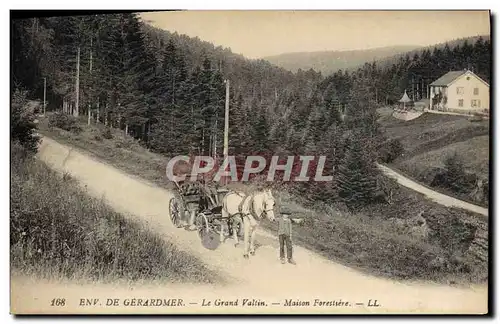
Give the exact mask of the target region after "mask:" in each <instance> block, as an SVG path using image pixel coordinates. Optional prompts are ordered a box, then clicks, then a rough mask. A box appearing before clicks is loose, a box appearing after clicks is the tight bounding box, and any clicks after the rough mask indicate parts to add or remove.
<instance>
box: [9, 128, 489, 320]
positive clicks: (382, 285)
mask: <svg viewBox="0 0 500 324" xmlns="http://www.w3.org/2000/svg"><path fill="white" fill-rule="evenodd" d="M39 157H40V159H42V160H43V161H45V162H46V163H48V164H49V165H51V166H52V167H53V168H54V169H56V170H60V171H63V172H69V173H71V174H72V175H73V176H74V177H75V178H76V179H78V180H79V181H80V182H81V184H82V185H84V186H86V187H87V190H88V192H89V193H90V194H91V195H93V196H96V197H102V196H104V197H105V199H106V200H107V201H108V203H109V204H110V205H111V206H113V207H114V208H115V209H117V210H118V211H120V212H123V213H125V214H126V215H128V217H130V218H132V219H135V220H137V221H140V222H142V223H143V224H145V225H146V226H149V228H150V229H151V230H152V231H156V232H158V233H161V234H162V235H163V236H164V237H165V238H168V239H169V240H171V241H173V242H174V243H176V244H177V245H178V246H179V247H180V248H182V249H184V250H187V251H189V252H190V253H192V254H193V255H196V256H198V257H199V258H200V259H201V260H202V261H203V262H205V263H206V264H207V265H209V266H210V267H212V268H213V269H215V270H217V271H219V272H220V273H222V274H223V275H225V276H226V277H227V278H228V279H229V280H230V283H229V284H228V285H224V286H217V287H208V286H206V287H205V286H192V285H182V286H179V285H165V286H164V287H163V286H162V287H158V286H154V287H149V286H142V285H139V286H137V285H136V286H128V287H124V286H116V285H112V286H106V285H102V284H89V285H83V286H82V285H75V284H67V285H65V284H61V283H50V282H32V281H30V280H29V279H27V278H19V277H14V278H13V279H12V283H11V285H12V286H11V287H12V289H11V297H12V310H13V311H15V312H17V313H19V312H23V313H24V312H28V313H29V312H36V311H58V312H61V311H62V312H75V311H76V312H80V313H85V312H91V313H95V312H103V313H116V312H133V313H155V312H156V313H158V312H160V313H165V312H182V313H186V312H189V313H193V312H204V313H230V312H237V313H242V312H256V311H258V312H260V313H410V312H423V313H461V314H464V313H484V312H486V311H487V287H486V286H480V287H471V288H469V289H464V288H461V289H459V288H453V287H448V286H437V285H432V284H422V283H412V284H410V283H400V282H395V281H391V280H387V279H381V278H376V277H372V276H368V275H365V274H362V273H359V272H357V271H354V270H352V269H350V268H347V267H344V266H342V265H339V264H336V263H333V262H331V261H329V260H327V259H325V258H323V257H321V256H319V255H317V254H316V253H314V252H312V251H309V250H307V249H304V248H301V247H295V249H294V253H295V258H296V260H297V262H298V265H296V266H292V265H288V264H286V265H282V264H281V263H280V262H278V258H277V245H276V240H275V239H274V237H273V235H271V234H270V233H267V232H264V231H259V233H258V236H257V241H258V242H259V243H261V244H262V246H261V247H260V248H259V249H258V250H257V253H256V255H255V256H253V257H251V258H250V259H249V260H246V259H244V258H243V257H242V250H241V248H235V247H234V246H233V244H232V241H231V240H228V241H227V242H226V243H225V244H223V245H221V246H220V247H219V248H218V249H217V250H215V251H209V250H206V249H205V248H203V246H202V245H201V243H200V240H199V238H198V236H197V234H196V233H194V232H187V231H185V230H183V229H176V228H174V227H173V226H172V225H171V223H170V220H169V215H168V201H169V198H170V197H171V194H170V193H169V192H168V191H166V190H164V189H161V188H159V187H157V186H155V185H153V184H150V183H148V182H146V181H143V180H141V179H137V178H135V177H133V176H130V175H127V174H124V173H123V172H121V171H119V170H117V169H115V168H113V167H111V166H109V165H106V164H104V163H102V162H99V161H96V160H94V159H92V158H90V157H89V156H87V155H85V154H82V153H80V152H78V151H76V150H70V149H69V148H68V147H67V146H64V145H61V144H59V143H57V142H55V141H53V140H51V139H49V138H44V139H43V144H42V146H41V149H40V153H39ZM117 244H119V243H117ZM116 296H120V297H121V298H122V299H124V298H133V297H136V298H183V299H184V300H185V302H186V303H188V306H186V307H184V308H175V307H173V308H168V309H166V308H162V307H149V308H144V307H126V306H123V305H122V306H116V307H106V306H105V305H104V304H105V301H106V298H114V297H116ZM54 297H65V298H66V299H67V300H68V301H67V304H68V305H70V306H66V307H65V308H61V307H60V308H59V309H57V310H55V309H54V307H50V306H49V303H50V300H51V299H52V298H54ZM80 298H98V299H99V300H100V303H102V305H100V304H98V305H97V306H94V307H84V306H78V303H79V299H80ZM238 298H239V299H240V301H239V304H238V305H237V306H231V307H217V306H213V302H214V301H215V299H223V300H233V301H234V300H236V299H238ZM244 298H248V299H260V300H263V301H264V302H265V303H267V306H260V307H257V306H243V305H242V304H241V303H242V300H243V299H244ZM203 299H206V301H208V300H211V301H212V306H202V303H203ZM285 299H292V300H293V301H297V300H300V301H302V302H310V304H309V306H295V307H293V306H292V307H290V306H286V305H285ZM315 299H318V300H322V301H333V300H335V301H338V302H339V303H337V305H338V306H331V304H330V306H313V305H314V302H315ZM370 300H371V302H370ZM374 300H377V304H378V305H380V306H379V307H371V306H369V305H373V304H374ZM340 301H342V302H348V303H349V304H348V305H345V304H343V305H340V304H342V303H340ZM272 303H275V305H272ZM357 303H359V304H357Z"/></svg>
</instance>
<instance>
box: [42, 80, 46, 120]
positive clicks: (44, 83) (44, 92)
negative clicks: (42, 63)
mask: <svg viewBox="0 0 500 324" xmlns="http://www.w3.org/2000/svg"><path fill="white" fill-rule="evenodd" d="M46 99H47V78H46V77H44V78H43V115H44V116H45V107H46V106H47V101H46Z"/></svg>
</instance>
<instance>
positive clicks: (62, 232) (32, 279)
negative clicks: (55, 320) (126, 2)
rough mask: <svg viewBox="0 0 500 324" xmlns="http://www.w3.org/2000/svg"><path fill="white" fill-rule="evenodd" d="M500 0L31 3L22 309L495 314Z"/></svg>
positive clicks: (23, 89)
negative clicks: (488, 1)
mask: <svg viewBox="0 0 500 324" xmlns="http://www.w3.org/2000/svg"><path fill="white" fill-rule="evenodd" d="M490 19H491V17H490V12H489V11H487V10H483V11H157V12H116V13H114V12H106V13H103V12H96V13H92V12H74V13H72V14H70V15H68V14H67V13H64V14H63V13H58V12H53V13H52V14H50V13H47V12H43V13H41V12H38V13H37V12H30V13H28V12H16V11H12V12H11V41H12V43H11V71H12V74H11V77H12V78H11V119H10V124H11V134H10V135H11V142H10V146H11V152H10V154H11V177H10V181H11V193H10V205H11V206H10V270H11V274H10V298H11V299H10V303H11V304H10V309H11V313H12V314H17V315H20V314H329V315H335V314H478V315H479V314H487V313H488V312H489V309H488V296H489V294H488V293H489V292H488V278H489V276H488V270H489V268H488V259H489V256H488V247H489V234H488V229H489V228H488V223H489V218H488V215H489V209H488V204H489V197H490V191H489V188H490V179H489V168H490V163H489V162H490V161H489V159H490V150H489V146H490V138H489V134H490V114H489V112H490V82H491V75H492V71H491V61H492V57H491V53H492V50H491V38H490V28H491V27H490Z"/></svg>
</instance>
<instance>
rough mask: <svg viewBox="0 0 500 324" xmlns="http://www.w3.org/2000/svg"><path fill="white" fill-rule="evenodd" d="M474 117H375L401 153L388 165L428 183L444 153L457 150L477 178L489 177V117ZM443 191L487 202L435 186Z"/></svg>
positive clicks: (484, 203) (482, 203) (442, 160)
mask: <svg viewBox="0 0 500 324" xmlns="http://www.w3.org/2000/svg"><path fill="white" fill-rule="evenodd" d="M473 120H474V117H464V116H454V115H439V114H432V113H426V114H423V115H422V116H421V117H419V118H417V119H414V120H411V121H408V122H404V121H401V120H398V119H395V118H393V117H391V116H387V115H386V116H383V117H381V118H380V119H379V122H380V124H381V125H382V126H383V127H384V130H385V132H386V135H387V136H388V137H389V138H390V139H395V138H397V139H399V140H400V141H401V143H402V144H403V147H404V149H405V152H404V154H403V155H402V156H401V157H399V158H397V159H396V160H395V161H393V162H392V163H391V166H392V167H394V168H395V169H398V170H400V171H402V172H403V173H405V174H406V175H408V176H409V177H410V178H413V179H416V180H418V181H422V182H423V183H424V184H426V185H429V186H430V185H431V183H432V180H433V179H432V177H427V176H424V175H426V174H432V170H433V169H435V168H436V167H442V166H443V162H444V160H445V158H446V156H448V154H450V153H453V152H457V153H458V154H459V155H460V156H461V157H462V158H463V159H464V160H465V162H466V170H467V172H469V173H474V174H476V175H478V176H479V177H481V178H483V179H484V178H486V179H487V178H488V177H489V120H479V121H478V120H476V121H473ZM436 190H438V191H441V192H443V193H445V194H447V195H451V196H454V197H456V198H459V199H462V200H467V201H470V202H471V203H474V204H479V205H483V206H487V204H488V202H487V201H474V200H472V198H470V197H469V195H468V194H458V193H455V192H453V191H451V190H448V189H445V188H444V189H443V188H436Z"/></svg>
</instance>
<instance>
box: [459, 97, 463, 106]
mask: <svg viewBox="0 0 500 324" xmlns="http://www.w3.org/2000/svg"><path fill="white" fill-rule="evenodd" d="M458 106H459V107H463V106H464V100H463V99H458Z"/></svg>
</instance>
